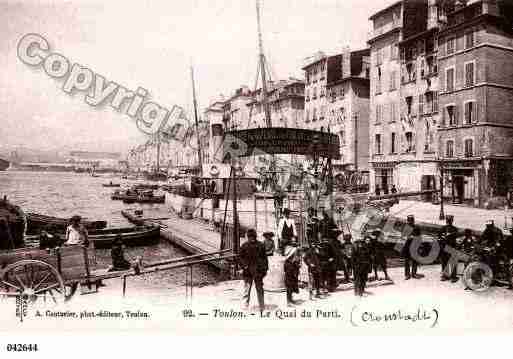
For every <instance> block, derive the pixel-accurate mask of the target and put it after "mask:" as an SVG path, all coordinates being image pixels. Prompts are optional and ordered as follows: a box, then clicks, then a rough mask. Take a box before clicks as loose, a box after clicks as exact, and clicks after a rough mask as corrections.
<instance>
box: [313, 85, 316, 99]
mask: <svg viewBox="0 0 513 359" xmlns="http://www.w3.org/2000/svg"><path fill="white" fill-rule="evenodd" d="M312 98H313V99H316V98H317V87H314V88H313V94H312Z"/></svg>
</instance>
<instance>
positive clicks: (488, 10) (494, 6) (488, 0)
mask: <svg viewBox="0 0 513 359" xmlns="http://www.w3.org/2000/svg"><path fill="white" fill-rule="evenodd" d="M483 14H490V15H495V16H500V11H499V4H498V1H497V0H483Z"/></svg>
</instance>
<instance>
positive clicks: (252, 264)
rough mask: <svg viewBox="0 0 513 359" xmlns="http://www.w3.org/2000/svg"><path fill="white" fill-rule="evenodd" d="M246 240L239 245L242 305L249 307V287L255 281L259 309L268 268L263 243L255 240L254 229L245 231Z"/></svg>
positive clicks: (262, 299) (262, 304)
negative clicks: (242, 288) (242, 284)
mask: <svg viewBox="0 0 513 359" xmlns="http://www.w3.org/2000/svg"><path fill="white" fill-rule="evenodd" d="M246 238H247V242H246V243H244V244H243V245H242V246H241V247H240V252H239V261H240V264H241V267H242V278H243V279H244V294H243V300H244V306H245V307H246V308H247V307H249V300H250V295H251V287H252V285H253V282H255V287H256V291H257V296H258V304H259V306H260V311H261V312H262V311H263V310H264V284H263V279H264V277H265V275H266V274H267V270H268V269H269V263H268V261H267V254H266V251H265V246H264V244H263V243H260V242H258V241H257V233H256V231H255V230H254V229H252V228H251V229H248V230H247V232H246Z"/></svg>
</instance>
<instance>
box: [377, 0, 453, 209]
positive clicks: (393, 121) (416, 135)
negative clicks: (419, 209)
mask: <svg viewBox="0 0 513 359" xmlns="http://www.w3.org/2000/svg"><path fill="white" fill-rule="evenodd" d="M428 14H429V16H428ZM431 16H432V17H433V18H430V17H431ZM442 16H443V13H442V11H439V10H438V8H437V4H436V1H431V0H429V2H428V1H427V0H403V1H399V2H396V3H394V4H392V5H391V6H389V7H388V8H386V9H383V10H381V11H380V12H378V13H376V14H374V15H373V16H371V18H370V20H371V21H372V22H373V31H372V32H371V34H370V39H369V41H368V42H369V45H370V47H371V101H370V108H371V110H370V118H371V121H370V131H369V133H370V136H369V137H370V153H371V160H370V181H371V189H372V190H375V191H377V190H379V191H381V192H382V193H388V192H389V190H390V188H391V186H392V185H395V186H396V187H397V188H398V189H399V190H400V191H404V192H407V191H420V190H423V189H433V188H434V186H435V179H436V176H437V171H438V165H437V163H438V162H437V158H436V144H437V141H436V127H437V121H438V110H437V109H438V105H437V104H438V101H437V100H438V77H437V68H436V51H437V46H436V34H437V26H438V21H437V19H438V18H439V17H442ZM425 199H428V200H430V199H431V198H430V196H427V197H425Z"/></svg>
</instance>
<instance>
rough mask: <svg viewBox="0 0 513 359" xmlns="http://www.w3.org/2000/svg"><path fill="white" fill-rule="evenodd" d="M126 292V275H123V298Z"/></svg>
mask: <svg viewBox="0 0 513 359" xmlns="http://www.w3.org/2000/svg"><path fill="white" fill-rule="evenodd" d="M125 294H126V275H123V298H124V297H125Z"/></svg>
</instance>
